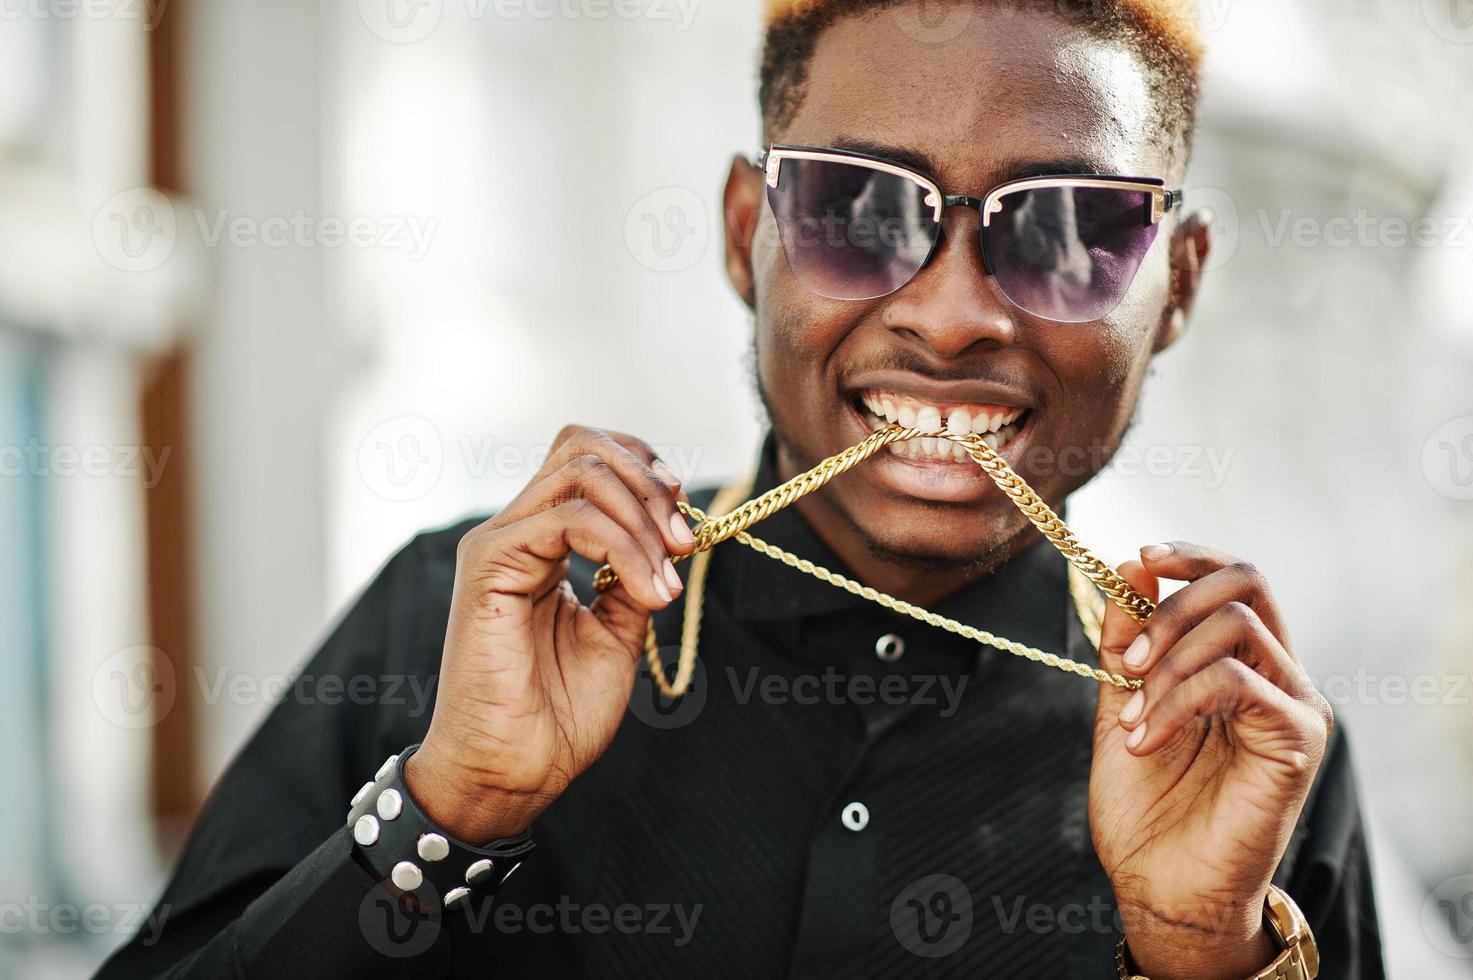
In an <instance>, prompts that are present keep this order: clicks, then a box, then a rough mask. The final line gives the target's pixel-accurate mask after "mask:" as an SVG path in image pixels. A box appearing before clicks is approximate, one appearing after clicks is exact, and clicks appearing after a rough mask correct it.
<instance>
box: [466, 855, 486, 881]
mask: <svg viewBox="0 0 1473 980" xmlns="http://www.w3.org/2000/svg"><path fill="white" fill-rule="evenodd" d="M490 870H491V861H490V859H489V858H481V860H479V861H477V862H476V863H475V864H473V865H471V866H470V867H469V868H466V869H465V883H466V884H467V885H474V884H475V883H476V879H477V878H479V877H481V875H483V874H485V873H486V872H487V871H490Z"/></svg>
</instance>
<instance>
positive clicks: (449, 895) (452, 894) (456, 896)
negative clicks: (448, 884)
mask: <svg viewBox="0 0 1473 980" xmlns="http://www.w3.org/2000/svg"><path fill="white" fill-rule="evenodd" d="M470 893H471V890H470V889H469V888H467V887H465V886H464V885H457V886H456V887H455V888H452V889H450V890H449V891H448V892H446V893H445V907H446V908H447V909H448V908H450V907H451V906H453V905H454V904H455V903H456V902H459V901H461V900H462V899H464V898H465V897H466V896H467V895H469V894H470Z"/></svg>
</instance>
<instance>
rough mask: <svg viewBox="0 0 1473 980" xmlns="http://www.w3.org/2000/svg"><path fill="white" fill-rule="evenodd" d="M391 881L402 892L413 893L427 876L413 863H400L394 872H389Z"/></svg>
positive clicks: (395, 866)
mask: <svg viewBox="0 0 1473 980" xmlns="http://www.w3.org/2000/svg"><path fill="white" fill-rule="evenodd" d="M389 879H390V880H391V881H393V882H394V887H395V888H397V889H399V890H400V891H403V892H412V891H414V890H415V889H416V888H418V887H419V886H420V884H421V883H422V882H423V881H424V880H425V876H424V873H423V872H421V871H420V870H419V867H418V866H417V865H415V863H414V862H413V861H400V862H399V863H398V864H396V865H394V870H393V871H391V872H389Z"/></svg>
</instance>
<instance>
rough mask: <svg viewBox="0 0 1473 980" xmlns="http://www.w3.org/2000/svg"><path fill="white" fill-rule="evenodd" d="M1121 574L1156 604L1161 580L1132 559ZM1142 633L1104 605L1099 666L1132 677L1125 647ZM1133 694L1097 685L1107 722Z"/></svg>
mask: <svg viewBox="0 0 1473 980" xmlns="http://www.w3.org/2000/svg"><path fill="white" fill-rule="evenodd" d="M1120 574H1121V576H1122V577H1124V579H1125V581H1127V582H1129V583H1130V586H1131V588H1133V589H1135V590H1136V591H1137V592H1139V593H1141V594H1142V595H1144V596H1145V597H1146V598H1148V599H1150V600H1151V601H1152V602H1155V601H1156V598H1157V596H1158V595H1160V592H1161V580H1160V579H1158V578H1157V577H1156V576H1154V575H1152V574H1151V573H1150V572H1148V571H1146V567H1145V566H1144V565H1142V564H1141V563H1140V562H1138V561H1136V560H1135V559H1131V560H1130V561H1128V562H1126V563H1125V564H1123V565H1121V566H1120ZM1140 631H1141V624H1140V623H1137V622H1136V621H1135V620H1134V619H1132V618H1131V616H1130V614H1128V613H1127V612H1125V610H1123V609H1121V608H1120V607H1119V606H1117V605H1115V603H1113V602H1110V601H1108V600H1107V601H1106V602H1105V621H1104V622H1103V623H1102V624H1101V625H1100V666H1101V667H1103V668H1104V669H1106V670H1108V671H1110V672H1111V673H1113V674H1121V675H1122V676H1125V677H1133V676H1134V675H1133V674H1132V673H1131V672H1130V671H1129V670H1127V669H1126V667H1125V648H1126V647H1128V646H1130V641H1131V640H1134V639H1135V638H1136V635H1137V634H1138V633H1140ZM1132 693H1133V692H1132V691H1128V690H1126V689H1125V688H1123V687H1116V686H1115V685H1114V684H1101V685H1100V711H1101V712H1104V711H1109V712H1110V721H1111V723H1112V724H1113V723H1114V719H1115V716H1116V715H1118V714H1119V713H1120V709H1121V708H1123V707H1124V706H1125V702H1126V701H1127V700H1129V699H1130V696H1131V694H1132Z"/></svg>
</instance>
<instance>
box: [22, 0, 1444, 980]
mask: <svg viewBox="0 0 1473 980" xmlns="http://www.w3.org/2000/svg"><path fill="white" fill-rule="evenodd" d="M1201 12H1202V19H1203V24H1204V26H1205V28H1206V32H1207V38H1208V42H1209V45H1210V55H1209V59H1208V62H1207V70H1206V98H1205V102H1204V107H1203V116H1202V125H1201V129H1200V132H1199V135H1198V140H1197V150H1196V154H1195V158H1194V161H1193V165H1192V168H1191V171H1190V174H1189V178H1188V180H1187V185H1186V186H1187V204H1188V207H1189V208H1190V207H1194V206H1210V207H1211V208H1212V209H1213V210H1214V211H1215V212H1216V214H1217V225H1216V229H1215V231H1216V243H1215V245H1214V247H1213V252H1212V261H1211V266H1212V269H1211V274H1210V275H1209V276H1208V278H1207V283H1206V287H1205V290H1204V292H1203V295H1202V297H1201V300H1200V303H1199V307H1198V310H1197V312H1196V315H1195V317H1194V324H1193V328H1192V330H1191V331H1190V333H1189V334H1188V336H1187V337H1186V338H1185V340H1184V341H1183V342H1182V343H1180V344H1178V345H1177V347H1176V348H1175V349H1173V350H1172V351H1170V352H1168V353H1167V354H1166V355H1164V356H1163V357H1161V358H1160V359H1159V361H1158V364H1157V367H1156V370H1155V374H1154V377H1153V379H1152V381H1151V383H1150V387H1149V389H1148V391H1147V395H1146V398H1145V401H1144V404H1143V407H1142V412H1141V417H1140V421H1139V423H1138V425H1137V427H1136V429H1135V430H1134V432H1133V434H1132V436H1131V439H1130V442H1129V444H1128V445H1127V446H1126V448H1125V449H1124V450H1123V451H1122V453H1121V454H1120V456H1119V457H1118V458H1117V460H1116V462H1115V464H1114V465H1113V466H1112V467H1111V469H1110V470H1109V471H1108V472H1107V473H1106V474H1105V475H1104V476H1103V477H1101V478H1100V479H1099V480H1098V481H1096V483H1094V484H1092V485H1091V486H1090V487H1089V488H1088V489H1087V490H1085V491H1084V492H1082V493H1081V494H1080V495H1078V497H1077V498H1076V499H1075V500H1074V502H1073V503H1072V504H1071V508H1072V509H1071V514H1072V516H1073V518H1074V521H1073V523H1076V524H1077V529H1078V531H1079V533H1080V535H1081V537H1083V538H1084V540H1086V541H1089V542H1091V543H1095V544H1096V545H1097V546H1098V548H1099V550H1100V551H1101V552H1102V553H1103V554H1104V555H1105V556H1106V557H1107V558H1109V559H1110V560H1112V561H1119V560H1122V559H1123V558H1124V557H1126V556H1127V555H1128V554H1130V553H1131V552H1132V551H1133V550H1134V549H1135V548H1136V547H1137V546H1139V545H1140V544H1143V543H1147V542H1150V541H1155V540H1159V539H1169V538H1172V537H1185V538H1190V539H1194V540H1198V541H1203V542H1208V543H1211V544H1213V545H1216V546H1218V547H1221V548H1223V549H1226V550H1229V551H1232V552H1235V553H1238V554H1241V555H1245V556H1249V557H1251V558H1252V559H1253V560H1254V561H1255V562H1257V563H1258V564H1259V565H1261V566H1262V567H1263V568H1264V569H1265V570H1266V571H1267V573H1268V575H1269V577H1270V579H1271V580H1272V581H1273V582H1274V583H1275V584H1276V588H1277V593H1278V595H1279V597H1280V599H1281V601H1282V603H1283V605H1284V606H1285V608H1286V613H1287V618H1288V621H1289V622H1290V623H1291V624H1292V625H1293V629H1294V638H1295V642H1296V644H1297V648H1298V650H1299V652H1300V654H1301V656H1302V657H1303V658H1304V660H1305V661H1306V662H1307V664H1308V666H1309V670H1310V672H1311V674H1312V675H1313V676H1314V677H1315V679H1316V681H1317V682H1318V683H1319V684H1320V686H1321V688H1322V689H1323V690H1324V691H1325V693H1326V695H1327V697H1329V698H1330V700H1331V701H1332V703H1333V704H1334V705H1335V708H1336V710H1337V712H1338V714H1339V716H1340V718H1341V719H1342V721H1343V723H1344V724H1345V726H1346V727H1347V729H1348V730H1349V732H1350V736H1351V741H1352V745H1353V748H1354V751H1355V753H1356V756H1357V758H1358V762H1359V769H1360V776H1361V779H1362V784H1363V785H1362V794H1363V802H1364V804H1365V807H1366V809H1367V813H1368V819H1369V822H1370V825H1371V828H1372V848H1373V858H1374V861H1375V867H1376V873H1377V876H1378V879H1377V885H1378V889H1379V899H1380V903H1381V912H1382V926H1383V929H1384V931H1385V937H1386V945H1387V957H1388V961H1389V963H1390V965H1391V968H1392V971H1393V975H1394V976H1399V977H1422V978H1428V977H1470V976H1473V831H1470V830H1469V828H1470V827H1473V3H1470V2H1469V0H1292V2H1289V0H1203V3H1202V6H1201ZM916 13H917V14H918V16H917V17H916V18H912V19H911V20H910V21H908V23H910V24H911V25H912V26H913V27H915V26H917V25H919V26H918V29H926V30H932V31H934V32H936V36H937V37H938V39H944V36H945V33H946V31H947V23H948V22H947V17H948V13H949V8H947V7H946V6H945V5H944V4H940V3H936V2H934V0H933V2H931V3H930V4H929V5H922V8H921V9H919V10H918V11H916ZM759 21H760V12H759V10H758V4H757V2H756V0H740V2H731V0H725V2H717V0H620V2H618V3H611V2H608V0H332V2H328V3H322V4H318V3H302V2H300V0H253V2H251V3H229V2H226V0H7V2H4V3H3V4H0V541H3V542H4V546H3V547H0V623H3V624H4V625H3V628H0V643H3V655H0V736H3V744H4V745H5V747H6V751H5V752H4V753H3V755H4V759H5V762H4V763H3V765H4V767H5V770H4V779H3V783H4V786H5V787H6V789H5V794H4V795H5V797H6V801H7V802H6V804H5V805H4V807H3V808H0V977H11V976H13V977H41V978H50V977H70V976H77V975H82V974H85V973H87V972H88V971H90V970H91V969H93V968H95V966H96V964H98V963H99V962H100V960H101V958H102V957H103V956H104V955H106V953H107V952H108V951H109V950H110V949H111V948H112V947H114V946H116V945H117V944H119V943H121V942H122V941H124V939H126V938H127V936H128V935H129V934H130V933H132V932H133V931H136V930H138V929H140V928H147V923H146V918H145V916H146V909H147V908H148V906H149V903H151V902H152V901H153V900H154V899H155V898H156V897H157V894H158V891H159V889H160V888H161V887H162V883H163V875H164V873H165V870H166V868H167V866H168V863H169V862H170V860H171V859H172V857H173V856H174V855H175V854H176V853H177V849H178V847H179V845H180V842H181V839H182V835H183V834H184V833H185V832H186V831H187V828H188V826H189V824H190V821H191V820H192V818H193V816H194V814H195V812H196V810H197V807H198V806H199V803H200V801H201V799H202V797H203V795H204V794H205V793H206V792H208V789H209V787H210V785H211V783H212V781H213V780H214V779H215V778H216V776H217V775H218V774H219V773H220V771H221V769H222V767H223V766H224V765H225V764H226V763H227V761H228V760H229V758H230V757H231V755H232V754H233V753H234V752H235V751H236V749H237V748H238V747H239V746H240V744H241V742H242V740H243V739H244V738H245V737H246V735H247V734H248V733H249V732H250V731H251V729H252V728H253V726H255V725H256V724H257V723H259V721H260V720H261V719H262V718H263V717H264V715H265V714H266V712H267V711H269V710H270V707H271V704H272V703H273V702H274V701H275V700H277V699H279V698H280V697H281V696H282V695H283V691H284V688H285V686H286V684H287V682H288V680H289V678H290V677H291V674H292V672H293V671H294V670H295V669H297V668H298V667H299V666H300V665H301V663H302V662H303V660H304V658H305V657H306V656H307V655H308V654H309V652H310V651H311V650H312V649H313V647H314V646H315V644H316V643H317V642H318V640H319V639H320V638H321V637H322V636H323V635H324V633H325V631H326V630H327V629H328V627H329V626H330V624H331V622H332V621H333V620H334V618H335V617H336V616H337V615H338V614H339V613H340V612H341V611H342V610H343V609H344V607H345V605H346V604H347V603H349V602H350V601H351V600H352V597H353V596H354V595H355V594H356V592H357V591H358V590H359V589H360V588H361V587H362V586H363V585H364V584H365V583H366V582H367V580H368V579H369V578H370V577H371V576H372V575H373V573H374V571H375V569H376V568H377V567H378V566H379V565H380V564H381V563H382V562H383V561H384V560H385V559H386V558H387V557H388V556H389V555H390V554H391V553H392V552H393V551H394V549H395V548H397V547H398V546H399V545H400V544H402V543H403V542H404V541H405V540H406V539H407V538H408V537H410V536H411V535H412V534H413V533H414V532H415V531H417V530H419V529H421V528H424V527H428V526H433V525H438V524H443V523H447V522H449V521H451V520H453V519H455V518H457V517H459V516H461V515H464V514H467V513H470V512H474V511H484V510H487V509H491V508H494V507H496V506H497V505H499V504H500V503H502V502H504V501H505V500H507V499H508V498H509V497H510V496H512V495H513V494H514V493H515V492H516V491H517V490H518V489H519V488H520V487H521V486H522V485H523V484H524V483H525V482H526V480H527V478H528V477H529V476H530V475H531V473H532V472H534V471H535V470H536V468H537V467H538V466H539V465H540V463H541V454H542V453H543V452H544V451H545V447H546V444H547V442H548V441H549V440H550V439H551V438H552V436H553V435H554V433H555V432H556V430H557V429H558V428H559V426H560V425H562V424H563V423H565V422H571V421H577V422H585V423H596V424H599V425H604V426H608V427H614V428H619V429H623V430H626V431H630V432H635V433H638V434H640V435H641V436H643V437H644V438H646V439H647V440H648V441H650V442H651V443H653V444H655V445H656V446H657V447H659V448H660V449H661V451H662V455H663V456H664V458H665V459H666V460H667V461H669V462H670V463H671V464H672V468H674V469H676V470H677V472H678V473H679V474H680V475H681V476H682V477H684V478H685V479H686V480H687V482H694V483H702V484H703V483H709V482H712V481H717V480H720V479H722V478H725V477H730V476H733V475H735V474H737V473H738V472H740V471H742V470H744V469H746V468H747V467H748V466H749V464H750V462H751V459H752V453H753V450H754V449H755V447H756V444H757V439H758V436H759V431H760V418H759V412H758V408H757V405H756V403H755V399H754V398H753V396H752V393H751V384H750V381H749V376H748V366H747V349H748V345H749V336H750V322H749V318H748V316H747V315H746V312H745V310H744V309H743V308H742V307H741V305H740V304H739V303H738V302H737V300H736V299H735V298H734V296H733V295H732V293H731V291H730V290H729V288H728V287H727V285H726V283H725V281H724V278H723V273H722V270H721V261H720V259H721V257H720V251H721V241H720V217H721V216H720V203H719V200H720V198H719V190H720V187H721V183H722V181H723V179H724V176H725V172H726V169H727V166H728V164H729V161H730V158H731V155H732V154H733V153H745V154H753V153H755V152H756V151H757V150H758V149H759V147H758V146H757V140H758V137H759V131H758V119H757V111H756V104H755V66H756V57H757V48H758V41H759ZM696 358H699V361H700V364H701V370H700V371H699V372H697V371H695V370H692V369H690V368H689V367H688V366H687V365H689V364H691V363H693V361H694V360H695V359H696ZM611 366H612V369H611Z"/></svg>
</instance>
